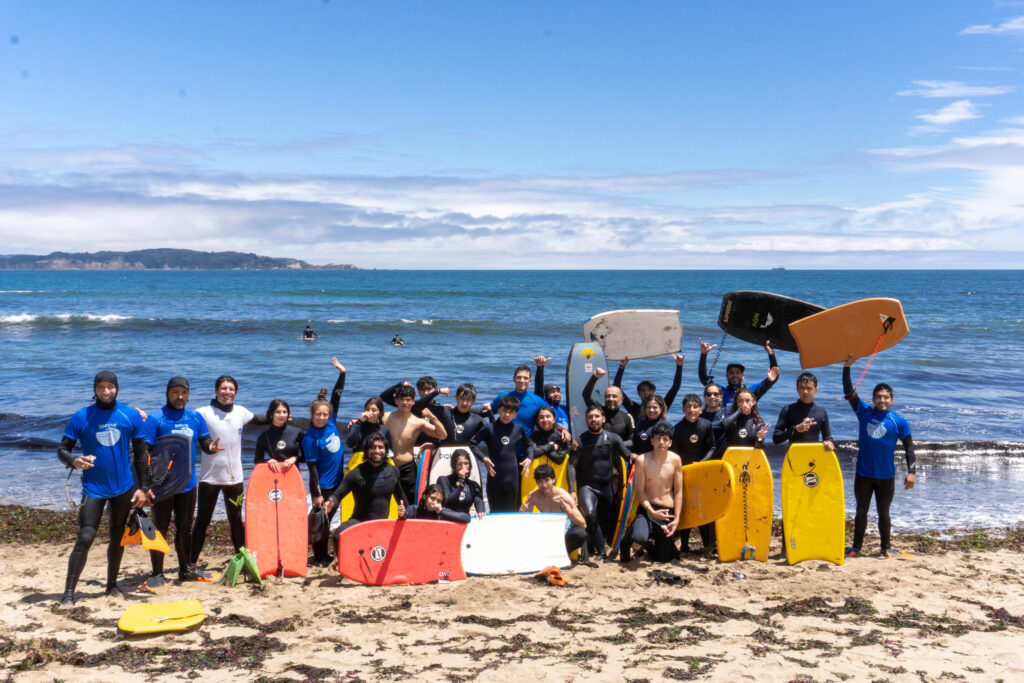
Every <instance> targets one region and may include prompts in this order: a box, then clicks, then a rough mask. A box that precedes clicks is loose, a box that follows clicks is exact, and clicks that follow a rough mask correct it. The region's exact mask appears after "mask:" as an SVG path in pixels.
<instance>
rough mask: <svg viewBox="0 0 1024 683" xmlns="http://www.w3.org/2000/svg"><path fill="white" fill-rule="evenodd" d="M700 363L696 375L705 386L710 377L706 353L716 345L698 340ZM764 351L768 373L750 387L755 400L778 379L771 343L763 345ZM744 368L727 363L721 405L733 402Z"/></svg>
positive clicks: (777, 366)
mask: <svg viewBox="0 0 1024 683" xmlns="http://www.w3.org/2000/svg"><path fill="white" fill-rule="evenodd" d="M699 341H700V363H699V364H698V366H697V375H698V377H699V378H700V383H701V384H703V385H704V386H707V385H708V384H709V383H710V382H711V380H712V377H711V376H709V375H708V353H709V352H710V351H711V349H713V348H715V347H716V346H718V344H705V343H704V340H703V339H700V340H699ZM764 350H765V352H767V353H768V373H767V374H766V375H765V378H764V379H763V380H761V381H760V382H758V383H757V384H755V385H754V386H752V387H750V391H751V392H753V394H754V398H755V399H760V398H761V397H762V396H764V395H765V394H766V393H768V390H769V389H771V388H772V385H774V384H775V381H776V380H777V379H778V378H779V364H778V362H777V361H776V360H775V350H774V349H773V348H772V345H771V342H765V343H764ZM745 372H746V368H744V367H743V365H742V364H741V363H729V364H728V365H727V366H725V379H726V380H727V382H728V384H727V385H726V386H723V387H722V405H723V406H727V407H728V406H729V405H730V404H731V403H732V402H733V398H734V397H735V395H736V390H737V389H739V388H740V387H742V386H745V385H744V384H743V379H744V375H743V373H745Z"/></svg>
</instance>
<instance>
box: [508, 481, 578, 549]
mask: <svg viewBox="0 0 1024 683" xmlns="http://www.w3.org/2000/svg"><path fill="white" fill-rule="evenodd" d="M533 479H534V481H536V482H537V488H535V489H534V490H533V491H531V492H530V495H528V496H527V497H526V502H525V503H523V506H522V507H521V508H519V511H520V512H531V511H532V510H533V508H537V509H538V510H540V511H541V512H564V513H565V514H566V515H568V516H569V522H570V524H569V528H568V529H567V530H566V532H565V551H566V552H567V553H570V554H571V553H572V551H574V550H578V549H580V548H582V547H583V546H584V545H585V544H586V542H587V520H586V519H585V518H584V517H583V514H582V513H581V512H580V509H579V508H578V507H577V506H576V502H575V501H574V500H573V499H572V496H571V495H569V492H568V491H566V490H565V489H562V488H559V487H557V486H555V469H554V468H553V467H552V466H551V465H547V464H544V465H541V466H539V467H538V468H537V469H536V470H534V471H533ZM580 559H581V560H582V561H586V558H585V556H584V555H580Z"/></svg>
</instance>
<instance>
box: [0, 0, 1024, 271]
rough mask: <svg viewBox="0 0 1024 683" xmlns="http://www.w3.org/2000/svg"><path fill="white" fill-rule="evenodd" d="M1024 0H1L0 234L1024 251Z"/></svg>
mask: <svg viewBox="0 0 1024 683" xmlns="http://www.w3.org/2000/svg"><path fill="white" fill-rule="evenodd" d="M1022 75H1024V1H1021V2H1014V1H999V2H961V1H949V0H908V1H901V2H896V3H893V2H891V1H876V0H865V1H862V2H843V3H837V2H821V1H820V0H815V1H813V2H799V1H794V2H735V1H734V2H712V1H711V0H708V1H706V2H693V1H688V0H677V1H674V2H628V3H627V2H551V1H550V0H547V1H543V2H526V1H524V2H480V1H466V2H424V1H416V0H407V1H404V2H388V1H387V0H379V1H378V0H375V1H374V2H365V1H361V2H339V1H338V0H331V1H330V2H325V1H323V0H315V1H314V0H292V1H290V2H260V1H254V0H246V1H244V2H231V1H218V2H212V3H211V2H176V3H151V2H146V3H142V2H137V1H133V2H115V1H106V2H103V3H84V2H70V1H67V2H58V1H53V2H49V1H45V0H9V1H8V2H4V3H0V253H9V254H13V253H30V254H46V253H50V252H52V251H70V252H79V251H98V250H108V249H109V250H133V249H147V248H156V247H175V248H188V249H200V250H209V251H221V250H236V251H247V252H249V251H251V252H255V253H258V254H263V255H267V256H283V257H291V258H300V259H304V260H306V261H309V262H311V263H316V264H326V263H349V264H354V265H357V266H360V267H365V268H446V269H488V268H545V269H547V268H628V269H644V268H652V269H653V268H657V269H665V268H669V269H677V268H679V269H705V268H706V269H723V268H743V269H745V268H754V269H756V268H769V267H786V268H790V269H799V268H825V269H829V268H863V269H888V268H1021V267H1024V98H1022V92H1024V82H1022V81H1024V79H1022Z"/></svg>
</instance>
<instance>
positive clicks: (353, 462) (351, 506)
mask: <svg viewBox="0 0 1024 683" xmlns="http://www.w3.org/2000/svg"><path fill="white" fill-rule="evenodd" d="M364 461H365V458H364V457H363V452H362V451H356V452H355V453H353V454H352V457H351V458H349V459H348V466H347V467H346V468H345V474H348V473H349V472H351V471H352V470H353V469H355V468H356V467H358V466H359V465H361V464H362V463H363V462H364ZM388 462H389V463H391V464H392V465H394V464H395V461H394V459H392V458H388ZM418 502H419V501H418V500H415V501H409V504H410V505H412V504H413V503H418ZM355 508H356V499H355V498H353V497H352V494H351V493H346V494H345V497H344V498H342V499H341V502H340V503H339V504H338V522H339V523H344V522H347V521H348V520H350V519H352V513H353V512H354V511H355ZM388 519H398V501H396V500H395V497H394V496H391V506H390V507H389V508H388Z"/></svg>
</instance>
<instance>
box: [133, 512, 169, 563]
mask: <svg viewBox="0 0 1024 683" xmlns="http://www.w3.org/2000/svg"><path fill="white" fill-rule="evenodd" d="M135 518H136V520H137V521H138V524H139V534H140V536H141V538H140V539H139V542H140V543H142V547H143V548H145V549H146V550H156V551H157V552H161V553H169V552H171V548H170V546H168V545H167V541H166V540H165V539H164V535H163V534H161V533H160V532H159V531H158V530H157V528H156V524H154V523H153V520H152V519H150V518H149V515H147V514H146V513H145V512H143V511H142V510H141V509H137V510H135Z"/></svg>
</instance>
